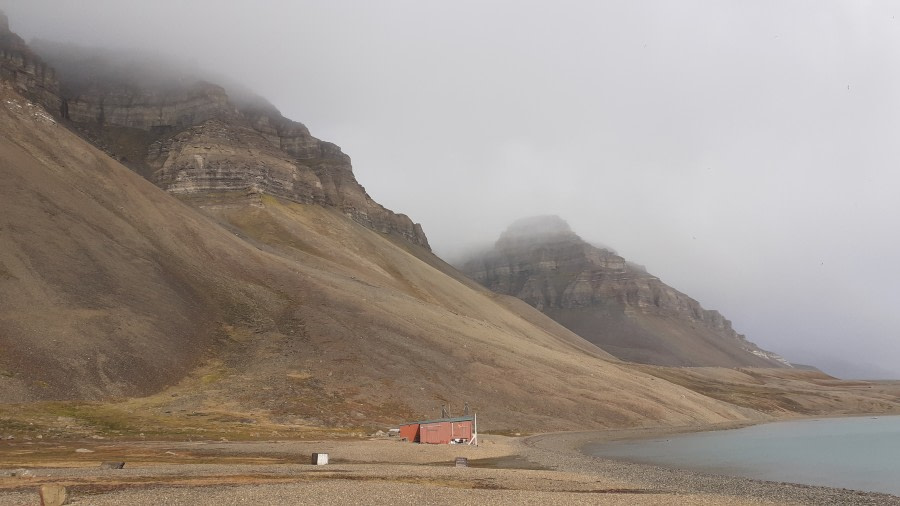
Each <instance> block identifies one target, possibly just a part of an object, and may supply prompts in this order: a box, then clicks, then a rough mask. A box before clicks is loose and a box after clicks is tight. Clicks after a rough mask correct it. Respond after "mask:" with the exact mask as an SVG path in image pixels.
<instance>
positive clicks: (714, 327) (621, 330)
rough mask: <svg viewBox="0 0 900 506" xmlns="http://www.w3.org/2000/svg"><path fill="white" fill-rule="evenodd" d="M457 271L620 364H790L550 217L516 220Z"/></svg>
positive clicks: (719, 315)
mask: <svg viewBox="0 0 900 506" xmlns="http://www.w3.org/2000/svg"><path fill="white" fill-rule="evenodd" d="M462 270H463V271H464V272H466V273H467V274H468V275H470V276H471V277H472V278H474V279H475V280H476V281H478V282H479V283H481V284H483V285H484V286H486V287H488V288H490V289H491V290H493V291H495V292H499V293H503V294H507V295H513V296H515V297H518V298H520V299H522V300H524V301H525V302H527V303H528V304H530V305H532V306H534V307H535V308H537V309H539V310H541V311H543V312H544V313H546V314H548V315H549V316H551V317H553V318H554V319H556V320H557V321H559V322H560V323H562V324H563V325H565V326H566V327H568V328H569V329H571V330H573V331H575V332H576V333H578V334H580V335H581V336H582V337H584V338H585V339H587V340H589V341H591V342H593V343H594V344H597V345H598V346H600V347H601V348H604V349H605V350H606V351H609V352H610V353H612V354H613V355H616V356H618V357H620V358H622V359H625V360H632V361H636V362H646V363H651V364H659V365H679V366H685V365H691V366H701V365H703V366H710V365H720V366H742V365H753V366H766V367H785V366H789V364H787V362H785V361H784V360H783V359H782V358H781V357H779V356H778V355H776V354H774V353H771V352H767V351H765V350H762V349H760V348H759V347H757V346H756V345H755V344H753V343H751V342H749V341H747V340H746V339H745V338H744V336H742V335H740V334H738V333H737V332H736V331H735V330H734V329H733V328H732V326H731V322H730V321H728V320H727V319H725V317H724V316H722V315H721V314H720V313H719V312H718V311H715V310H708V309H704V308H702V307H701V306H700V304H699V303H698V302H697V301H696V300H694V299H692V298H690V297H688V296H687V295H685V294H683V293H681V292H679V291H678V290H675V289H674V288H672V287H670V286H668V285H666V284H665V283H663V282H662V281H660V280H659V278H657V277H655V276H653V275H651V274H648V273H647V272H646V271H645V270H644V269H643V268H641V267H639V266H635V265H634V264H631V263H629V262H627V261H626V260H625V259H624V258H622V257H621V256H619V255H617V254H616V253H615V252H613V251H611V250H609V249H606V248H601V247H597V246H593V245H591V244H589V243H587V242H585V241H584V240H583V239H581V238H580V237H579V236H578V235H576V234H575V233H574V232H573V231H572V230H571V229H570V228H569V226H568V224H567V223H566V222H565V221H563V220H562V219H560V218H559V217H556V216H542V217H537V218H531V219H526V220H521V221H519V222H516V223H515V224H513V225H512V226H510V227H509V229H508V230H507V231H506V232H504V233H503V234H502V235H501V237H500V239H499V240H498V241H497V243H496V245H495V248H494V250H493V251H491V252H489V253H487V254H486V255H484V256H483V257H479V258H474V259H471V260H469V261H468V262H466V263H465V264H464V265H463V266H462Z"/></svg>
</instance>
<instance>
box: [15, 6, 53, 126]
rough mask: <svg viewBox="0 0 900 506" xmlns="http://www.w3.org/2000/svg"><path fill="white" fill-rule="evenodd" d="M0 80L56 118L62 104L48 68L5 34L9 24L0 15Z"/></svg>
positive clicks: (20, 42) (51, 72)
mask: <svg viewBox="0 0 900 506" xmlns="http://www.w3.org/2000/svg"><path fill="white" fill-rule="evenodd" d="M0 79H2V80H3V81H8V82H11V83H13V86H15V88H16V91H18V92H19V93H21V94H22V95H23V96H25V97H27V98H29V99H31V100H32V101H34V102H37V103H39V104H41V105H42V106H44V107H45V108H46V109H47V110H48V111H50V113H51V114H59V113H60V108H61V106H62V100H61V99H60V95H59V80H58V79H57V77H56V72H55V71H54V70H53V68H52V67H50V66H49V65H47V63H45V62H44V60H43V59H41V57H40V56H38V55H37V54H35V53H34V52H33V51H32V50H31V49H30V48H29V47H28V45H27V44H25V41H23V40H22V38H21V37H19V36H18V35H16V34H15V33H13V32H11V31H10V30H9V21H8V19H7V17H6V15H5V14H3V13H2V12H0Z"/></svg>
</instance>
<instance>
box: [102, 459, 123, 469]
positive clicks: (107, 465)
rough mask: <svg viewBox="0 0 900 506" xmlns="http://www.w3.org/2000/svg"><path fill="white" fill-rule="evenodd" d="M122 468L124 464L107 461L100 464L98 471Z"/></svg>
mask: <svg viewBox="0 0 900 506" xmlns="http://www.w3.org/2000/svg"><path fill="white" fill-rule="evenodd" d="M123 467H125V463H124V462H113V461H108V462H102V463H101V464H100V469H122V468H123Z"/></svg>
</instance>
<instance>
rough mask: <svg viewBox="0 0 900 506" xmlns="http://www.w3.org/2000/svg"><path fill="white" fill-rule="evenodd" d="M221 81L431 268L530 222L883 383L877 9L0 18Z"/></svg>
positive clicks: (887, 221)
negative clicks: (399, 219)
mask: <svg viewBox="0 0 900 506" xmlns="http://www.w3.org/2000/svg"><path fill="white" fill-rule="evenodd" d="M0 9H2V10H3V11H4V12H5V13H6V14H7V16H8V17H9V19H10V25H11V28H12V29H13V30H14V31H16V32H17V33H19V34H20V35H22V36H23V37H24V38H25V39H26V40H33V39H47V40H53V41H60V42H65V43H74V44H79V45H85V46H91V47H100V48H107V49H112V50H133V49H138V50H141V51H145V52H146V51H149V52H152V53H153V54H157V55H159V56H160V57H161V58H171V59H174V60H177V61H179V62H183V63H184V64H185V65H188V66H192V67H196V69H197V71H198V72H200V73H207V74H209V75H221V76H222V77H223V78H224V79H227V80H230V81H232V82H236V83H240V84H241V85H243V86H245V87H246V88H248V89H251V90H253V91H254V92H256V93H258V94H259V95H261V96H263V97H265V98H266V99H268V100H269V101H270V102H272V103H273V104H274V105H275V106H276V107H278V108H279V110H281V112H282V113H283V114H284V115H285V116H287V117H289V118H291V119H294V120H297V121H300V122H303V123H304V124H305V125H307V126H308V127H309V129H310V130H311V132H312V133H313V135H315V136H317V137H319V138H321V139H325V140H328V141H331V142H334V143H336V144H338V145H340V146H341V147H342V148H343V150H344V151H345V152H346V153H348V154H349V155H350V156H351V157H352V159H353V165H354V172H355V173H356V176H357V178H358V179H359V181H360V182H361V183H362V184H363V185H364V186H365V187H366V189H367V190H368V192H369V194H370V195H372V197H373V198H374V199H375V200H377V201H378V202H380V203H382V204H383V205H385V206H386V207H388V208H390V209H393V210H394V211H397V212H402V213H405V214H407V215H409V216H410V217H411V218H412V219H413V220H414V221H417V222H421V223H422V225H423V227H424V229H425V232H426V234H427V235H428V237H429V240H430V242H431V244H432V247H433V248H434V250H435V252H436V253H437V254H439V255H441V256H442V257H444V258H445V259H447V260H449V261H451V262H452V261H455V260H458V259H460V258H462V257H463V256H464V255H465V253H466V252H467V251H470V250H472V249H473V248H480V247H483V246H485V245H489V244H490V243H492V241H494V240H496V238H497V237H498V236H499V234H500V233H501V232H502V231H503V230H504V229H505V227H506V226H507V225H508V224H510V223H511V222H513V221H515V220H516V219H518V218H521V217H526V216H531V215H542V214H555V215H559V216H561V217H562V218H564V219H565V220H566V221H568V222H569V224H570V225H571V226H572V228H573V229H574V230H575V231H576V232H577V233H578V234H579V235H581V236H582V237H583V238H585V239H586V240H589V241H592V242H595V243H602V244H605V245H609V246H610V247H612V248H614V249H615V250H616V251H617V252H618V253H619V254H621V255H622V256H624V257H625V258H627V259H628V260H631V261H633V262H636V263H639V264H642V265H644V266H646V267H647V270H648V271H649V272H651V273H653V274H655V275H657V276H659V277H660V278H661V279H662V280H663V281H664V282H666V283H667V284H669V285H671V286H673V287H675V288H677V289H678V290H680V291H683V292H685V293H687V294H688V295H690V296H692V297H694V298H696V299H697V300H699V301H700V303H701V304H703V306H704V307H706V308H709V309H717V310H719V311H721V312H722V313H723V314H724V315H725V316H726V317H728V318H729V319H731V320H732V322H733V325H734V327H735V329H736V330H738V331H739V332H741V333H744V334H746V335H747V338H748V339H749V340H751V341H753V342H755V343H757V344H758V345H760V346H762V347H763V348H766V349H769V350H772V351H775V352H777V353H780V354H782V355H784V356H785V357H786V358H788V359H789V360H791V361H794V362H799V363H810V364H813V365H816V366H819V367H821V368H822V369H823V370H825V371H827V372H831V373H833V374H836V375H840V376H842V377H856V378H859V377H863V378H876V377H895V378H896V377H900V344H898V343H900V341H898V334H900V309H898V306H900V267H898V265H897V261H898V259H900V234H898V221H900V198H898V191H900V142H898V139H900V4H895V3H892V2H850V1H847V2H834V1H821V0H815V1H783V0H779V1H753V2H746V1H745V2H737V1H663V0H660V1H639V2H625V1H597V2H590V1H577V2H572V1H560V2H525V1H505V2H503V1H487V2H483V1H478V2H474V1H455V2H422V1H413V0H409V1H393V0H386V1H380V2H356V1H325V0H323V1H318V2H314V1H266V0H259V1H254V2H238V1H212V0H203V1H178V2H176V1H171V0H161V1H155V2H123V1H121V0H85V1H79V2H73V1H61V0H55V1H51V0H0Z"/></svg>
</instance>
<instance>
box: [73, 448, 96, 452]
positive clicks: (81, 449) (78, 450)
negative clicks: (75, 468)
mask: <svg viewBox="0 0 900 506" xmlns="http://www.w3.org/2000/svg"><path fill="white" fill-rule="evenodd" d="M75 453H94V450H88V449H87V448H79V449H77V450H75Z"/></svg>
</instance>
